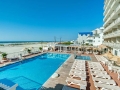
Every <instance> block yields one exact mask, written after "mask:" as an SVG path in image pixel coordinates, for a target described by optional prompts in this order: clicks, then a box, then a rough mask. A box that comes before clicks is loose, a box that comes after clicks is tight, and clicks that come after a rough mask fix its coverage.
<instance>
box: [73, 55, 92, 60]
mask: <svg viewBox="0 0 120 90" xmlns="http://www.w3.org/2000/svg"><path fill="white" fill-rule="evenodd" d="M75 59H80V60H91V58H90V56H76V57H75Z"/></svg>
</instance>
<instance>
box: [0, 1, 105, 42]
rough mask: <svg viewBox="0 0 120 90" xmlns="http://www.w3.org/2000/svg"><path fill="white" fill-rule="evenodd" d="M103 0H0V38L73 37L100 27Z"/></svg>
mask: <svg viewBox="0 0 120 90" xmlns="http://www.w3.org/2000/svg"><path fill="white" fill-rule="evenodd" d="M103 5H104V0H92V1H91V0H0V41H53V40H54V37H56V40H57V41H59V40H60V38H61V40H62V41H69V40H76V39H77V37H78V32H85V31H92V30H94V29H96V28H99V27H101V26H103Z"/></svg>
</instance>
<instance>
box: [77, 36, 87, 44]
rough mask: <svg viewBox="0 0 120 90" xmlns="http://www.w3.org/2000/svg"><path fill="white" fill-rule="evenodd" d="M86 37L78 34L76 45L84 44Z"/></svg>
mask: <svg viewBox="0 0 120 90" xmlns="http://www.w3.org/2000/svg"><path fill="white" fill-rule="evenodd" d="M87 37H88V35H87V36H86V35H80V34H78V44H81V43H82V44H83V41H84V42H86V39H87Z"/></svg>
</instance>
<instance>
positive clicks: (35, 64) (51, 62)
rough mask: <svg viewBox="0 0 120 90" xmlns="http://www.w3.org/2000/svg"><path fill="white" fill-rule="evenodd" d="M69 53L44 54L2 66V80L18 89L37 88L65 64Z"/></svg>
mask: <svg viewBox="0 0 120 90" xmlns="http://www.w3.org/2000/svg"><path fill="white" fill-rule="evenodd" d="M69 56H70V55H69V54H56V53H55V54H54V53H47V54H42V55H39V56H36V57H33V58H30V59H27V60H24V61H22V62H17V63H15V64H12V65H8V66H5V67H3V68H0V82H2V83H4V84H6V85H8V86H12V85H13V84H15V83H18V85H19V86H18V87H17V90H36V89H38V88H40V87H41V86H42V85H43V84H44V83H45V81H46V80H47V79H48V78H49V77H50V76H51V75H52V74H53V73H54V72H55V71H56V70H57V69H58V68H59V67H60V66H61V65H62V64H63V62H64V61H65V60H66V59H67V58H68V57H69Z"/></svg>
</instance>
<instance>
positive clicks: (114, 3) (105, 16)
mask: <svg viewBox="0 0 120 90" xmlns="http://www.w3.org/2000/svg"><path fill="white" fill-rule="evenodd" d="M115 3H116V0H115V1H113V3H112V5H111V7H110V8H109V10H108V12H107V13H106V15H105V17H104V19H106V18H107V16H108V15H109V13H110V10H111V8H113V6H114V4H115Z"/></svg>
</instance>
